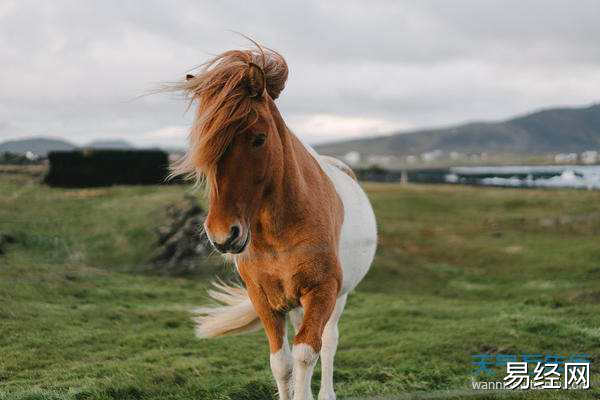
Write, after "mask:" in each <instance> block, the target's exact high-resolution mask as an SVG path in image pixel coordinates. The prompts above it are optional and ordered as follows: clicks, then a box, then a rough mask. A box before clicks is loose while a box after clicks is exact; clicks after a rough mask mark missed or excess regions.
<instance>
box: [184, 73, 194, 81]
mask: <svg viewBox="0 0 600 400" xmlns="http://www.w3.org/2000/svg"><path fill="white" fill-rule="evenodd" d="M190 79H194V75H190V74H187V75H186V76H185V80H186V81H189V80H190Z"/></svg>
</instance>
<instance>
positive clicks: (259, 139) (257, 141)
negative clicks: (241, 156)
mask: <svg viewBox="0 0 600 400" xmlns="http://www.w3.org/2000/svg"><path fill="white" fill-rule="evenodd" d="M266 140H267V135H265V134H264V133H259V134H258V135H256V136H255V137H254V139H252V147H260V146H262V145H263V144H265V141H266Z"/></svg>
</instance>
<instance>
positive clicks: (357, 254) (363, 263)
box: [321, 164, 377, 295]
mask: <svg viewBox="0 0 600 400" xmlns="http://www.w3.org/2000/svg"><path fill="white" fill-rule="evenodd" d="M321 165H322V167H324V169H325V172H326V173H327V175H328V176H329V178H330V179H331V181H332V182H333V184H334V186H335V189H336V191H337V193H338V195H339V196H340V198H341V200H342V203H343V204H344V223H343V225H342V230H341V235H340V244H339V257H340V262H341V265H342V273H343V285H342V290H341V293H340V295H342V294H345V293H348V292H349V291H351V290H352V289H354V287H356V285H357V284H358V283H359V282H360V281H361V280H362V278H363V277H364V276H365V274H366V273H367V271H368V270H369V267H370V266H371V263H372V262H373V257H374V256H375V250H376V247H377V224H376V222H375V215H374V213H373V209H372V207H371V203H370V202H369V199H368V198H367V195H366V194H365V192H364V191H363V190H362V188H361V187H360V185H359V184H358V182H356V181H355V180H354V179H352V178H351V177H350V176H348V175H347V174H346V173H344V172H342V171H341V170H340V169H339V168H337V167H335V166H332V165H330V164H325V165H323V164H321Z"/></svg>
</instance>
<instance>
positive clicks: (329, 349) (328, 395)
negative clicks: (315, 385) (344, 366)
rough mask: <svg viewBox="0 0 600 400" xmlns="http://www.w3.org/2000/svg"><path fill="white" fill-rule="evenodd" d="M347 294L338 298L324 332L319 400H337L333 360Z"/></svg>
mask: <svg viewBox="0 0 600 400" xmlns="http://www.w3.org/2000/svg"><path fill="white" fill-rule="evenodd" d="M347 297H348V295H347V294H345V295H343V296H342V297H340V298H338V299H337V301H336V303H335V308H334V309H333V312H332V313H331V317H329V320H328V321H327V324H326V325H325V329H324V330H323V336H322V341H323V344H322V345H321V389H320V390H319V398H318V399H319V400H333V399H335V392H334V391H333V358H334V357H335V351H336V350H337V345H338V337H339V332H338V321H339V320H340V317H341V316H342V312H343V311H344V306H345V305H346V298H347Z"/></svg>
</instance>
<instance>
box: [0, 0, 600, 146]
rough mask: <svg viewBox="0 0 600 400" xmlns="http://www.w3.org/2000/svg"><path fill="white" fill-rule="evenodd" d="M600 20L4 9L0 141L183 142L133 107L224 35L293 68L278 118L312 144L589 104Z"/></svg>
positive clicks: (379, 6)
mask: <svg viewBox="0 0 600 400" xmlns="http://www.w3.org/2000/svg"><path fill="white" fill-rule="evenodd" d="M598 15H600V2H597V1H595V0H580V1H578V2H577V6H576V7H575V6H573V4H571V3H569V2H565V1H559V0H556V1H554V0H543V1H542V0H532V1H527V2H522V1H517V0H505V1H504V0H503V1H500V0H489V1H486V2H481V1H477V0H470V1H469V0H455V1H452V2H448V1H442V0H438V1H433V0H431V1H419V2H395V1H379V2H371V3H369V4H366V3H364V2H359V1H344V2H341V1H328V2H318V1H309V2H302V3H282V2H276V1H268V2H264V3H261V4H260V5H257V4H255V3H240V2H233V1H223V2H202V3H201V2H197V1H193V0H189V1H188V0H183V1H177V2H160V1H155V0H148V1H127V2H123V1H116V0H107V1H104V2H101V3H99V2H80V1H67V0H64V1H53V2H42V3H40V2H33V1H27V0H24V1H19V2H16V1H4V2H2V3H1V5H0V65H1V67H0V127H1V128H0V136H1V138H2V139H4V138H12V137H23V136H28V135H52V136H62V137H65V138H67V139H69V140H72V141H74V142H76V143H85V142H87V141H90V140H93V139H105V138H114V137H122V138H124V139H126V140H130V141H132V142H134V143H136V144H138V145H150V144H155V143H158V144H163V143H166V144H169V143H184V142H185V139H184V137H185V134H184V131H185V129H186V128H185V127H189V126H190V123H191V118H192V114H193V113H191V112H189V113H185V108H186V103H185V101H183V100H182V99H181V98H180V97H177V96H173V95H153V96H144V97H138V96H139V95H141V94H144V93H147V92H148V91H150V90H152V89H154V88H156V87H157V85H158V84H159V83H161V82H165V81H173V80H176V79H180V78H181V77H183V75H184V74H185V73H186V72H187V71H189V70H190V69H191V68H193V67H194V66H196V65H198V64H200V63H201V62H203V61H205V60H206V59H207V58H209V57H210V55H211V54H216V53H220V52H222V51H224V50H226V49H230V48H236V47H240V46H245V45H247V43H246V42H245V40H243V39H242V38H241V37H239V36H237V35H235V34H233V33H231V32H228V31H227V30H228V29H232V30H236V31H240V32H244V33H247V34H250V35H252V36H253V37H255V38H257V39H258V40H259V41H261V42H262V43H264V44H265V45H268V46H270V47H273V48H275V49H277V50H279V51H281V52H282V53H283V54H284V55H285V56H286V59H287V61H288V63H289V65H290V79H289V82H288V85H287V87H286V89H285V91H284V93H283V94H282V96H281V99H280V100H279V101H278V104H279V107H280V110H281V111H282V113H283V115H284V116H285V118H286V119H287V120H288V123H289V125H290V126H292V127H293V128H294V130H295V132H297V133H298V134H299V135H301V136H303V137H304V138H305V139H307V140H309V141H326V140H332V139H337V138H339V137H342V136H344V135H349V136H355V135H356V136H360V135H372V134H376V133H380V132H386V131H391V130H398V129H399V130H402V129H408V128H415V127H425V126H431V125H436V126H439V125H446V124H451V123H457V122H460V121H464V120H473V119H498V118H506V117H509V116H510V115H512V114H515V113H521V112H524V111H528V110H531V109H537V108H540V107H547V106H552V105H562V104H586V103H591V102H595V101H598V93H600V79H599V78H600V73H599V72H598V71H600V68H599V67H600V46H598V45H597V38H598V37H600V24H598V23H597V16H598ZM171 135H172V137H171Z"/></svg>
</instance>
